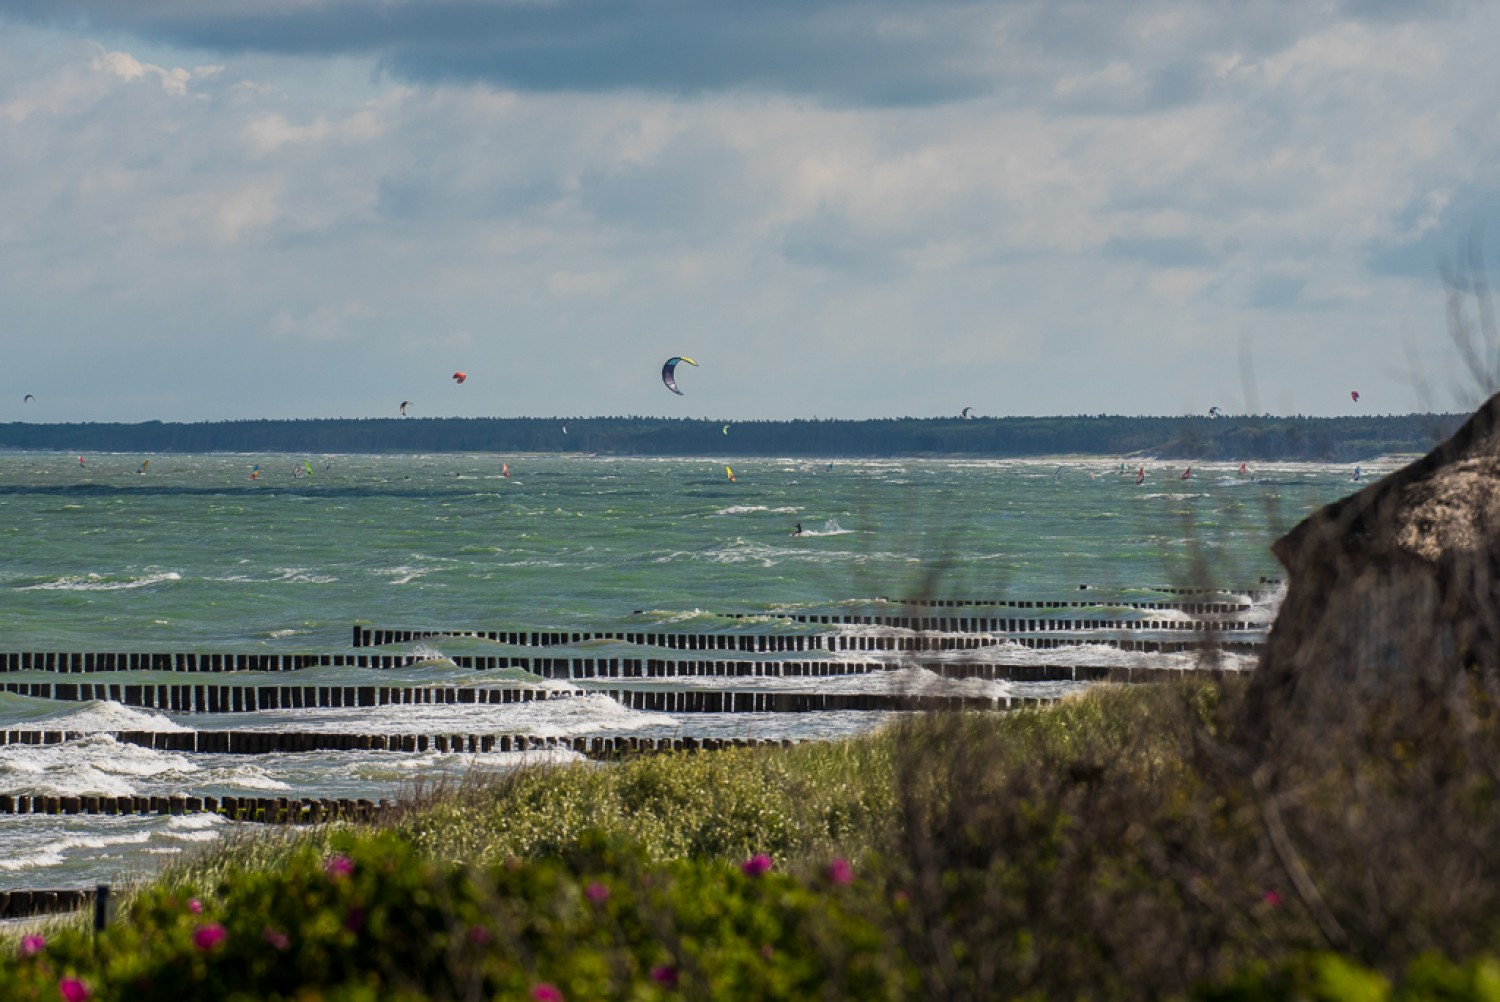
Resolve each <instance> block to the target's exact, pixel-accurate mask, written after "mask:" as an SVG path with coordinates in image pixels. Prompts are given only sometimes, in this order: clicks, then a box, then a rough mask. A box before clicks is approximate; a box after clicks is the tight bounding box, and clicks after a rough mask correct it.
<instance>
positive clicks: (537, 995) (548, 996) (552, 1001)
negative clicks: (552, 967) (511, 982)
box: [531, 981, 563, 1002]
mask: <svg viewBox="0 0 1500 1002" xmlns="http://www.w3.org/2000/svg"><path fill="white" fill-rule="evenodd" d="M531 998H532V1002H563V993H562V992H561V991H560V990H559V989H558V987H557V986H556V985H553V984H548V983H547V982H545V981H543V982H542V983H541V984H539V985H533V986H532V987H531Z"/></svg>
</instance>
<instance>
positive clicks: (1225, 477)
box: [0, 454, 1396, 886]
mask: <svg viewBox="0 0 1500 1002" xmlns="http://www.w3.org/2000/svg"><path fill="white" fill-rule="evenodd" d="M1395 465H1396V463H1395V462H1394V461H1389V462H1384V463H1381V462H1376V463H1371V464H1366V465H1365V467H1364V469H1363V470H1362V473H1363V475H1364V476H1365V477H1366V478H1369V477H1371V476H1375V475H1379V474H1380V473H1382V472H1386V471H1389V470H1390V469H1393V468H1394V467H1395ZM1142 467H1144V471H1145V476H1144V479H1143V481H1142V482H1141V483H1137V470H1138V469H1139V468H1142ZM257 468H258V471H257ZM1187 468H1188V464H1186V463H1172V464H1168V463H1158V462H1143V461H1140V460H1130V461H1128V462H1126V463H1124V464H1122V462H1121V461H1120V460H1118V459H1077V458H1069V459H1058V460H1050V461H1024V462H1022V461H958V460H935V459H911V460H892V461H845V460H840V459H832V460H821V461H806V460H778V459H763V458H737V457H733V456H726V457H724V458H723V459H721V460H718V461H706V460H700V459H691V460H689V459H673V458H613V457H589V458H577V457H567V458H564V457H557V456H547V455H506V456H501V455H451V454H440V455H417V456H348V455H337V456H325V455H306V456H284V455H277V456H251V455H163V456H127V455H88V456H84V457H82V461H81V462H80V457H78V456H76V455H71V456H69V455H58V454H6V455H0V553H3V558H0V652H3V651H68V652H71V651H152V652H154V651H200V652H307V651H317V652H335V651H346V650H348V649H349V646H350V643H351V633H352V627H353V625H354V624H356V623H359V624H364V625H370V626H377V627H392V628H411V629H448V630H461V629H474V630H578V631H594V632H603V631H622V630H641V629H661V630H691V631H692V632H695V633H713V632H743V631H754V630H764V629H767V628H768V627H767V623H770V622H774V621H773V620H770V619H767V618H764V617H769V616H774V615H777V614H785V613H803V614H808V613H812V614H817V613H820V612H821V613H825V614H826V613H829V612H834V613H837V612H872V611H873V612H884V613H886V614H889V613H890V612H891V611H892V610H898V611H899V610H900V609H901V608H902V606H901V605H900V600H901V599H903V598H911V597H920V598H928V599H931V598H960V599H969V600H981V601H994V600H1002V599H1007V598H1009V599H1048V598H1058V597H1064V598H1066V597H1070V596H1076V595H1077V593H1078V592H1079V590H1080V586H1086V588H1087V590H1088V593H1089V594H1106V595H1113V596H1119V597H1121V598H1137V599H1141V598H1146V599H1149V598H1152V597H1158V598H1159V597H1161V596H1162V595H1163V594H1164V593H1163V592H1162V591H1161V589H1163V588H1166V587H1173V586H1176V587H1185V586H1203V585H1213V586H1214V587H1217V588H1222V589H1225V590H1227V591H1228V592H1229V593H1230V594H1240V595H1246V596H1249V595H1252V594H1253V595H1254V596H1255V598H1256V601H1257V603H1258V606H1257V613H1256V614H1257V615H1259V616H1260V617H1261V619H1262V621H1269V619H1270V617H1271V615H1273V614H1274V605H1275V601H1276V598H1275V595H1276V592H1275V588H1274V586H1272V585H1267V584H1266V583H1265V581H1264V579H1274V578H1278V577H1279V576H1280V569H1279V568H1278V566H1277V565H1276V563H1275V561H1274V560H1273V559H1272V557H1271V555H1270V552H1269V544H1270V543H1271V541H1272V540H1273V539H1274V538H1275V537H1276V535H1278V534H1279V533H1281V532H1284V531H1285V530H1286V529H1288V528H1290V526H1291V525H1293V524H1295V522H1296V521H1298V520H1299V519H1301V518H1302V517H1304V516H1305V515H1306V514H1308V513H1309V512H1310V511H1311V510H1313V509H1314V508H1316V507H1317V506H1319V505H1321V504H1324V503H1326V502H1329V501H1332V500H1334V499H1336V498H1339V497H1342V496H1344V495H1346V494H1348V493H1350V492H1351V491H1352V490H1354V489H1357V487H1358V486H1359V484H1358V483H1356V482H1354V481H1353V480H1352V479H1351V478H1352V474H1353V470H1352V468H1351V467H1348V466H1327V465H1317V464H1300V463H1299V464H1268V465H1263V466H1261V467H1258V468H1253V469H1249V470H1247V471H1245V472H1244V473H1243V474H1242V473H1241V472H1240V471H1239V470H1238V469H1237V466H1236V465H1233V464H1224V465H1214V464H1210V465H1200V464H1192V466H1191V475H1190V476H1189V477H1188V478H1187V479H1184V478H1183V473H1184V470H1185V469H1187ZM309 469H310V470H311V472H310V473H309V472H308V470H309ZM729 470H732V471H733V480H731V479H730V476H729ZM253 473H254V474H255V475H254V476H253V478H252V474H253ZM799 524H800V526H801V529H802V532H801V534H800V535H794V532H795V531H796V529H797V527H798V526H799ZM739 614H748V615H750V616H751V617H762V618H758V619H757V618H751V619H743V618H738V615H739ZM421 646H422V652H423V653H426V654H430V655H431V658H432V660H431V661H430V662H429V663H427V664H424V665H421V666H417V667H414V668H408V669H401V670H399V671H397V672H394V673H388V676H387V678H386V679H383V680H381V681H380V682H378V683H377V682H374V681H372V680H371V679H372V677H373V676H374V675H377V674H379V673H375V672H370V671H367V670H360V671H356V670H353V669H319V670H316V671H314V672H313V673H311V677H310V678H308V679H303V680H298V681H299V682H316V683H317V684H340V685H343V684H388V681H393V680H399V681H401V682H403V683H407V682H410V683H417V684H421V683H426V682H442V683H443V684H448V685H454V684H457V685H469V684H482V683H493V682H494V681H496V679H494V678H483V679H481V678H477V677H476V676H475V674H474V673H464V672H462V671H460V670H458V669H457V668H456V667H455V666H453V665H452V663H451V662H447V661H445V660H444V659H443V657H442V656H443V655H444V654H450V653H472V652H475V651H476V650H478V651H481V652H482V651H484V650H486V649H488V647H487V645H486V643H485V642H480V641H475V640H464V639H459V640H429V641H424V642H423V644H422V645H421ZM597 653H598V654H599V656H606V657H607V656H631V655H637V656H638V654H639V651H634V650H629V649H626V648H625V647H624V646H623V645H619V646H618V648H614V647H610V646H609V645H605V646H604V647H602V648H598V649H597ZM1029 653H1030V652H1027V651H1025V650H1016V651H1014V652H1011V653H1010V654H1009V655H1007V656H1013V657H1016V658H1020V659H1024V658H1025V657H1027V656H1028V655H1029ZM1069 656H1070V657H1072V658H1074V660H1075V661H1080V662H1081V661H1084V660H1087V659H1088V658H1104V659H1109V658H1117V657H1119V656H1120V655H1119V653H1118V652H1111V651H1108V650H1105V649H1103V648H1098V647H1088V646H1086V645H1080V646H1079V647H1078V648H1077V649H1076V650H1074V651H1073V652H1072V653H1071V654H1070V655H1069ZM41 674H44V673H35V672H33V673H28V676H29V677H31V678H33V679H35V678H38V677H40V675H41ZM135 674H137V675H139V676H141V677H138V678H137V679H136V680H137V681H169V680H165V679H157V678H152V677H149V676H150V673H135ZM517 681H525V679H521V678H517ZM531 683H534V684H542V683H540V680H537V679H535V678H534V677H533V678H532V679H531ZM662 684H665V685H683V686H693V685H698V686H702V685H724V684H726V683H725V682H724V680H713V679H709V680H703V679H694V680H682V681H679V682H666V683H662ZM737 684H739V683H737ZM757 684H763V685H769V686H783V687H801V688H806V689H811V690H815V691H816V690H819V689H826V690H832V691H868V690H869V689H870V688H871V687H876V688H882V687H883V689H885V690H888V689H889V688H890V687H892V686H905V685H921V686H923V687H926V688H927V689H929V690H930V689H936V690H937V691H951V692H962V693H979V694H993V693H997V692H998V693H1007V692H1015V691H1018V689H1017V687H1016V686H1013V685H1008V684H1005V683H989V682H975V681H973V680H969V681H966V682H947V681H945V680H942V679H938V678H935V677H930V676H928V674H927V673H923V672H922V671H921V670H920V669H918V668H909V669H907V670H904V671H900V672H893V673H890V674H889V675H886V676H882V677H879V678H874V677H870V676H865V677H853V678H839V679H799V680H795V681H792V680H774V681H773V680H765V681H760V682H758V683H757ZM862 687H863V689H862ZM792 718H795V719H792ZM882 718H883V715H882V714H878V713H869V712H865V713H861V712H843V713H809V714H784V715H780V716H778V715H775V714H750V715H743V714H742V715H729V714H698V715H680V714H679V715H665V714H654V713H646V712H642V711H631V710H626V709H624V708H623V707H621V706H620V705H619V704H617V703H614V702H613V701H611V700H609V699H608V698H607V697H603V696H599V695H587V694H586V693H584V694H583V695H581V696H580V697H578V698H574V699H568V700H556V701H551V703H550V704H548V705H534V706H508V707H503V708H502V707H491V706H465V707H460V706H430V707H401V708H378V709H366V710H353V709H348V710H345V709H328V710H306V711H291V710H287V711H267V712H263V713H253V714H235V715H230V714H217V715H189V714H168V713H162V712H159V711H152V710H143V709H139V708H129V707H122V706H119V705H117V704H113V703H109V702H107V701H106V702H95V703H85V704H76V703H75V704H61V703H53V702H52V701H50V700H40V699H34V698H31V697H22V696H16V695H3V696H0V727H18V726H26V727H33V726H40V727H48V728H55V729H69V730H75V731H82V732H95V733H93V735H92V736H91V737H88V738H85V739H83V740H81V741H78V742H70V743H68V744H66V745H59V746H55V747H45V748H39V747H34V746H11V747H7V748H3V749H0V793H34V794H41V793H103V794H121V793H136V794H141V793H177V792H181V793H189V794H196V795H224V794H229V793H235V794H255V793H260V794H262V795H312V796H392V795H399V794H400V792H401V790H402V789H403V788H404V787H406V786H408V785H409V784H410V783H411V782H412V781H413V779H414V778H416V777H421V776H432V775H436V774H442V773H445V772H447V773H451V772H452V771H454V770H463V769H490V768H506V767H509V766H510V765H513V764H514V762H513V761H512V760H511V759H510V758H508V757H506V756H501V755H494V756H470V757H464V756H436V755H419V756H400V755H396V754H386V753H365V754H363V755H350V754H323V755H300V756H293V755H282V756H267V757H264V758H262V757H255V759H254V760H253V761H252V760H250V759H248V758H246V757H243V756H241V757H232V756H211V755H179V754H165V753H160V752H153V751H150V750H145V749H139V748H134V747H130V746H124V745H119V744H116V743H115V742H114V740H113V739H112V738H110V737H109V736H108V734H107V733H104V732H108V731H112V730H120V729H184V728H194V729H213V728H224V727H235V728H239V729H245V728H250V729H254V728H261V729H298V730H309V729H311V730H329V729H332V730H351V731H362V732H375V733H392V732H397V731H403V730H405V731H408V732H410V731H412V730H418V731H424V732H428V733H437V732H442V731H447V732H463V733H476V732H493V733H533V734H553V735H561V736H578V735H596V734H621V733H636V734H647V735H682V734H695V735H715V736H725V735H728V736H768V737H794V738H799V739H818V738H826V737H833V736H837V735H840V734H847V733H852V732H855V731H858V730H862V729H865V728H868V727H871V726H875V725H877V724H878V723H879V722H880V720H881V719H882ZM222 827H223V822H219V821H217V820H216V819H212V818H185V819H183V818H178V819H98V818H94V819H88V818H75V819H56V818H53V819H47V818H34V817H28V818H7V817H0V885H6V884H7V883H8V884H9V885H10V886H70V885H76V884H79V883H87V882H89V881H91V880H95V879H109V878H111V877H118V876H119V875H120V874H121V873H122V872H126V871H130V870H133V869H138V868H140V867H142V866H145V865H148V864H149V862H150V861H151V860H152V859H155V858H170V857H171V856H172V855H174V854H176V853H178V852H180V851H181V850H182V849H184V848H190V847H191V846H192V845H194V844H198V843H199V842H202V841H205V840H211V839H213V838H217V837H218V836H219V834H220V832H221V830H222Z"/></svg>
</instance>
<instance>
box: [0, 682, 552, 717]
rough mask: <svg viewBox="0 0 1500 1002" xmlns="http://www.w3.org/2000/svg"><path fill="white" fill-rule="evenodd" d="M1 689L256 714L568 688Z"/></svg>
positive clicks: (528, 695) (531, 696)
mask: <svg viewBox="0 0 1500 1002" xmlns="http://www.w3.org/2000/svg"><path fill="white" fill-rule="evenodd" d="M0 692H8V693H14V694H15V695H18V696H30V697H32V698H34V699H55V700H59V701H62V702H74V701H89V700H106V699H107V700H111V701H113V702H116V703H119V704H121V705H122V706H139V707H145V708H148V709H153V710H167V711H170V712H173V713H255V712H258V711H261V710H302V709H311V708H318V709H327V708H342V707H361V706H363V707H370V706H389V705H393V704H396V705H399V704H407V703H419V704H456V703H490V704H500V703H530V702H536V701H538V700H548V699H565V698H567V697H569V696H572V695H575V693H574V692H571V691H562V692H555V691H549V690H545V689H511V688H506V689H501V688H493V687H487V686H474V687H462V686H451V685H447V686H374V685H120V684H118V683H109V684H106V683H103V682H5V683H0Z"/></svg>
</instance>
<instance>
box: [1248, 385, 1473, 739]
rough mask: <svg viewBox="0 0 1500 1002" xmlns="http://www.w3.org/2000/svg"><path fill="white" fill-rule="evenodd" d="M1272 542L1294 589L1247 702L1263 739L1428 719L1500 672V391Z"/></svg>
mask: <svg viewBox="0 0 1500 1002" xmlns="http://www.w3.org/2000/svg"><path fill="white" fill-rule="evenodd" d="M1272 550H1273V552H1274V553H1275V554H1276V557H1277V559H1278V560H1280V561H1281V563H1282V564H1283V565H1284V566H1285V567H1286V571H1287V592H1286V596H1285V599H1284V601H1283V603H1282V606H1281V610H1280V612H1279V614H1278V615H1277V618H1276V622H1275V624H1274V625H1273V626H1272V629H1271V633H1270V637H1269V638H1268V641H1267V644H1266V649H1265V654H1264V657H1263V658H1262V660H1261V663H1260V665H1259V667H1258V669H1257V670H1256V672H1255V675H1254V677H1253V679H1252V682H1251V689H1250V693H1249V699H1248V701H1247V704H1246V709H1247V711H1248V722H1249V724H1250V727H1251V730H1252V731H1253V732H1254V733H1256V734H1258V735H1259V736H1260V737H1261V738H1263V739H1274V738H1275V736H1276V735H1277V734H1278V733H1286V729H1287V728H1289V727H1296V728H1299V729H1304V728H1305V725H1312V726H1313V727H1314V728H1317V727H1332V726H1340V725H1342V724H1345V723H1347V722H1350V721H1351V719H1352V718H1353V717H1367V716H1368V715H1369V714H1371V713H1375V714H1381V715H1387V716H1389V715H1400V714H1409V715H1410V716H1411V717H1412V721H1411V722H1412V724H1414V725H1415V724H1417V723H1418V721H1417V719H1416V718H1418V717H1421V716H1423V715H1424V714H1422V713H1420V712H1418V711H1420V710H1421V709H1422V708H1423V707H1425V706H1430V705H1431V704H1433V703H1434V702H1435V701H1442V700H1443V699H1444V698H1445V694H1448V693H1451V692H1452V691H1453V687H1454V686H1455V685H1460V684H1465V683H1473V682H1475V681H1481V682H1484V683H1486V684H1487V683H1489V682H1492V681H1496V680H1500V395H1497V396H1496V397H1493V398H1491V399H1490V400H1489V401H1488V402H1487V403H1485V405H1484V406H1483V407H1481V408H1480V409H1479V410H1478V411H1476V412H1475V414H1474V415H1473V416H1472V417H1471V418H1470V419H1469V420H1468V422H1467V423H1465V424H1464V425H1463V427H1461V428H1460V429H1459V430H1458V431H1457V432H1455V433H1454V435H1453V437H1451V438H1449V439H1448V440H1447V441H1446V442H1444V443H1442V444H1441V445H1439V446H1438V447H1437V448H1436V449H1434V450H1433V451H1432V452H1430V453H1429V454H1428V455H1426V456H1424V457H1423V458H1422V459H1419V460H1417V461H1416V462H1414V463H1412V464H1411V465H1409V466H1406V467H1404V468H1403V469H1401V470H1399V471H1397V472H1395V473H1393V474H1391V475H1390V476H1388V477H1385V478H1384V479H1382V480H1379V481H1376V482H1375V483H1372V484H1371V485H1370V486H1368V487H1366V488H1364V489H1363V490H1361V491H1359V492H1358V493H1356V494H1353V495H1351V496H1349V497H1347V498H1344V499H1343V500H1342V501H1338V502H1336V503H1334V504H1330V505H1328V506H1327V507H1325V508H1322V509H1320V510H1318V511H1316V512H1314V513H1313V514H1312V515H1311V516H1309V517H1308V518H1307V519H1306V520H1304V521H1303V522H1302V523H1301V524H1299V525H1298V526H1297V527H1296V528H1294V529H1292V531H1291V532H1289V533H1287V534H1286V535H1285V536H1283V537H1282V538H1281V539H1279V540H1278V541H1277V542H1276V543H1275V545H1274V546H1273V547H1272ZM1399 729H1400V728H1398V730H1399Z"/></svg>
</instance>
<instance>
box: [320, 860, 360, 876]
mask: <svg viewBox="0 0 1500 1002" xmlns="http://www.w3.org/2000/svg"><path fill="white" fill-rule="evenodd" d="M323 872H324V873H326V874H328V877H329V879H331V880H343V879H344V878H345V877H347V876H349V874H351V873H353V872H354V860H352V859H350V858H349V857H348V856H345V855H344V854H343V853H339V854H338V855H336V856H329V857H328V862H326V863H324V864H323Z"/></svg>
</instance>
